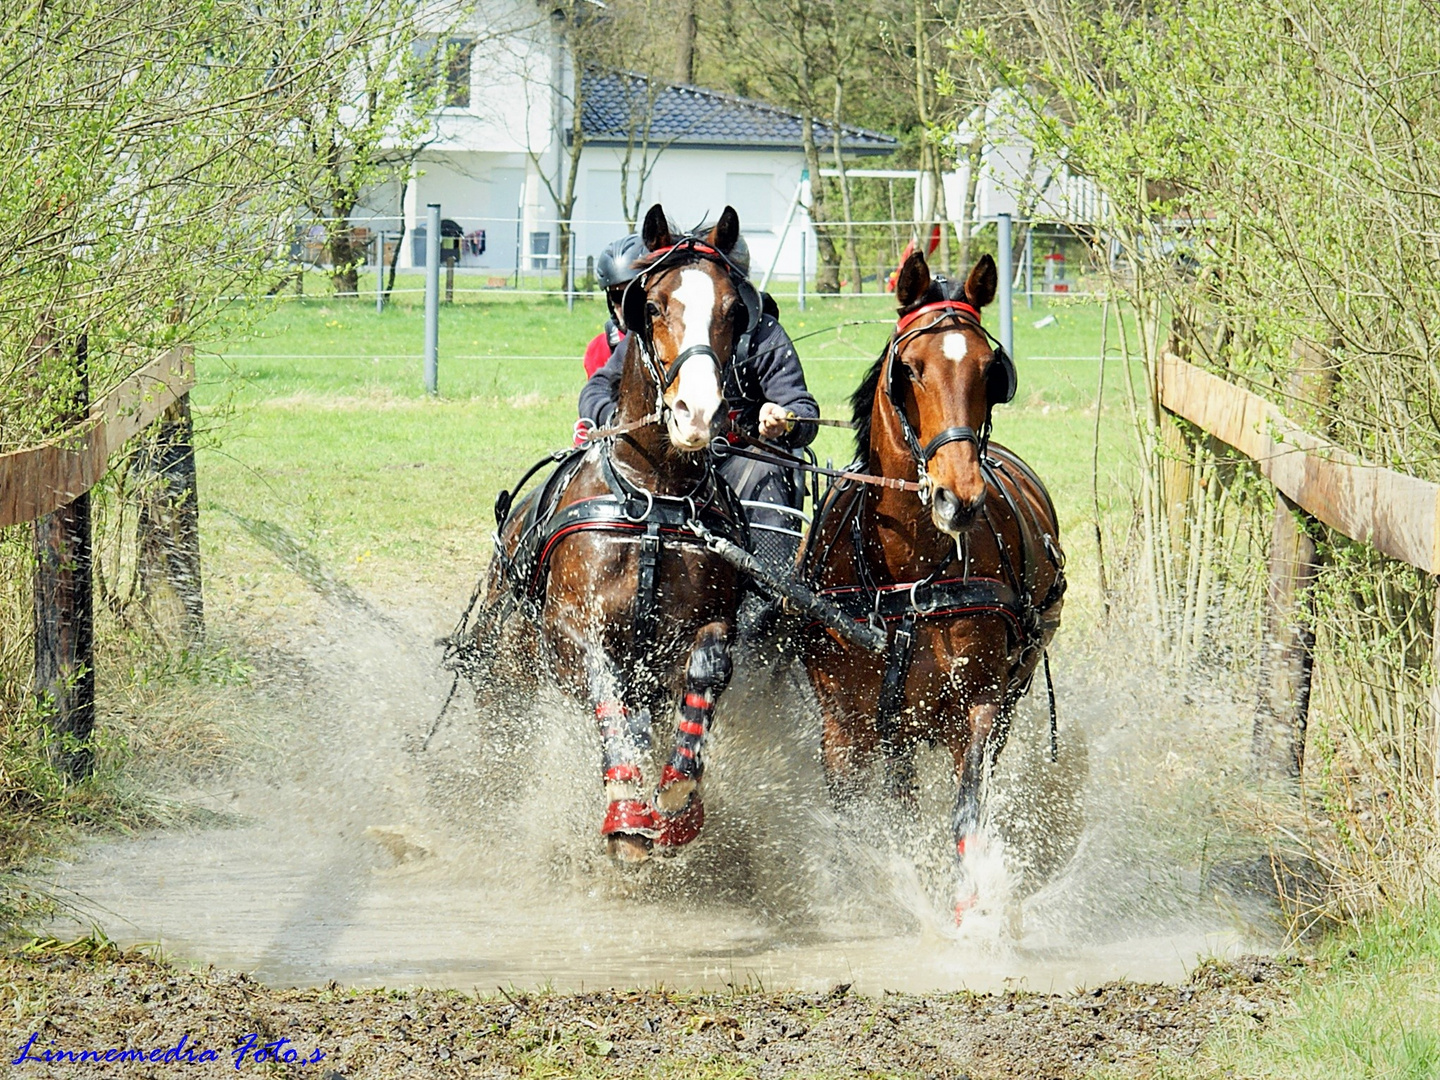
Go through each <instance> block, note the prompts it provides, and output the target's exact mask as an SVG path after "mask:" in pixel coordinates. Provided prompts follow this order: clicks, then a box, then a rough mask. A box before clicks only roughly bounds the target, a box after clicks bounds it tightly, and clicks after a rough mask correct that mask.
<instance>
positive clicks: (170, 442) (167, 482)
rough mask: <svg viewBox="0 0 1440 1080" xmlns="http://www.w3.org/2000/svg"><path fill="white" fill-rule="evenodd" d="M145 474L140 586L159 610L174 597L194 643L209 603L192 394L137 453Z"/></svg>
mask: <svg viewBox="0 0 1440 1080" xmlns="http://www.w3.org/2000/svg"><path fill="white" fill-rule="evenodd" d="M135 466H136V469H137V470H138V471H139V472H140V473H141V475H142V478H143V481H144V482H143V483H142V484H141V488H140V490H141V504H140V517H139V544H138V546H139V551H138V555H137V557H138V559H139V563H140V584H141V589H142V591H143V593H144V596H145V602H146V603H147V604H150V605H151V606H152V611H153V610H154V608H155V602H156V601H157V600H159V599H161V598H162V597H165V596H167V595H168V596H170V597H173V600H174V605H175V606H176V607H177V608H178V609H179V610H178V614H179V616H180V621H181V624H182V628H183V634H184V637H185V640H186V641H187V643H188V644H190V645H192V646H193V645H196V644H198V643H199V642H200V640H201V639H202V638H203V637H204V634H205V601H204V595H203V593H202V591H201V578H200V501H199V491H198V487H197V484H196V478H195V426H194V422H193V421H192V419H191V416H190V395H189V394H184V395H182V396H181V397H180V398H179V399H177V400H176V401H175V403H174V404H173V405H171V406H170V407H169V408H168V409H166V410H165V413H164V415H162V416H161V417H160V418H159V419H158V420H156V421H155V424H154V427H153V434H152V436H151V438H150V439H148V440H147V441H146V442H145V443H144V444H142V446H141V448H140V450H139V452H138V453H137V454H136V460H135Z"/></svg>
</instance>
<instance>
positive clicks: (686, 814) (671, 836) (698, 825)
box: [655, 790, 705, 851]
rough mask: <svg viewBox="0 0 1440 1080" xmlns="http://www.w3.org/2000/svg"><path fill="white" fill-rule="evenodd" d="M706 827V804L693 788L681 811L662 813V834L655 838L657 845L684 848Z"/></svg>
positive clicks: (666, 847)
mask: <svg viewBox="0 0 1440 1080" xmlns="http://www.w3.org/2000/svg"><path fill="white" fill-rule="evenodd" d="M704 827H705V804H704V803H703V802H701V801H700V792H698V791H693V790H692V791H691V793H690V798H689V800H688V801H687V802H686V803H685V805H684V806H683V807H682V808H681V809H680V810H679V811H677V812H676V813H674V814H661V815H660V835H659V836H657V837H656V838H655V846H656V847H657V848H663V849H665V850H667V851H674V850H676V849H677V848H682V847H684V846H685V845H686V844H688V843H690V842H691V841H692V840H694V839H695V838H696V837H697V836H699V835H700V830H701V829H702V828H704Z"/></svg>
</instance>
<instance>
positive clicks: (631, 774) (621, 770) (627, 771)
mask: <svg viewBox="0 0 1440 1080" xmlns="http://www.w3.org/2000/svg"><path fill="white" fill-rule="evenodd" d="M626 781H633V782H634V783H637V784H638V783H639V782H640V766H639V765H612V766H610V768H608V769H606V770H605V782H606V783H607V784H623V783H625V782H626Z"/></svg>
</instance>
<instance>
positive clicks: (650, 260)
mask: <svg viewBox="0 0 1440 1080" xmlns="http://www.w3.org/2000/svg"><path fill="white" fill-rule="evenodd" d="M681 244H684V245H685V246H686V247H688V248H690V250H691V251H698V252H699V253H700V254H701V255H716V256H719V257H720V258H722V259H724V258H725V256H724V255H723V254H721V253H720V252H719V251H717V250H716V249H715V248H713V247H711V246H710V245H709V244H704V243H701V242H700V241H699V240H695V241H689V242H687V241H685V240H679V241H676V242H675V243H673V244H671V245H670V246H669V247H663V248H661V249H660V250H659V251H652V252H650V253H649V254H648V255H646V257H645V265H644V266H643V267H642V268H641V269H643V270H648V269H649V268H650V267H651V266H653V265H655V263H657V262H659V261H660V257H661V256H663V255H669V254H670V252H672V251H674V250H675V249H676V248H677V247H680V245H681ZM727 261H728V260H727Z"/></svg>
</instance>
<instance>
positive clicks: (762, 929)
mask: <svg viewBox="0 0 1440 1080" xmlns="http://www.w3.org/2000/svg"><path fill="white" fill-rule="evenodd" d="M332 614H333V615H334V617H327V618H325V619H324V620H322V625H321V626H320V627H319V628H318V632H317V627H316V626H314V625H294V626H290V627H288V628H286V631H285V634H284V640H283V641H281V642H280V643H279V644H280V655H286V656H288V657H290V661H289V665H290V668H291V670H292V671H294V672H295V673H296V674H295V675H294V676H293V677H292V678H291V679H290V680H288V681H286V682H283V683H280V684H277V688H276V689H272V690H271V691H269V692H267V693H265V694H263V695H261V696H260V699H259V701H258V702H257V707H259V708H260V709H262V710H263V711H264V712H265V713H266V716H267V722H268V726H269V729H270V730H271V731H272V732H273V745H272V747H271V748H270V749H269V750H268V751H266V752H264V753H263V754H260V755H259V756H257V759H256V764H255V766H254V767H253V768H251V769H248V770H245V771H244V772H242V773H240V774H237V775H235V776H232V777H229V778H227V779H226V781H225V782H224V784H222V785H219V787H220V788H222V789H223V790H216V791H211V792H209V793H205V794H203V796H202V793H196V792H191V793H190V795H191V797H196V798H199V797H204V798H208V799H210V800H211V801H212V802H214V803H215V804H216V805H217V807H219V808H222V809H224V810H225V811H226V812H227V813H228V814H229V815H231V818H232V820H234V821H236V822H238V824H237V825H236V827H234V828H229V829H218V830H205V831H190V832H183V833H166V834H161V835H156V836H152V837H146V838H140V839H130V840H121V841H110V842H105V843H99V844H96V845H94V846H93V847H91V848H89V849H88V850H87V851H85V852H84V853H83V854H82V855H81V857H79V858H78V859H77V860H76V861H75V862H73V863H71V864H68V865H65V866H60V867H56V868H55V869H54V871H53V875H52V876H53V878H54V880H55V882H56V884H57V885H58V886H59V887H62V888H65V889H69V890H74V891H75V892H76V893H78V894H79V895H80V896H81V897H83V898H84V901H83V902H82V907H84V905H85V904H88V905H89V906H88V908H86V909H85V910H87V913H88V914H89V916H90V917H93V918H95V919H96V920H97V921H98V922H99V923H100V925H102V926H103V927H104V928H105V929H106V930H107V931H108V932H110V933H111V934H112V935H113V936H114V937H115V938H116V939H117V940H121V941H138V940H149V941H154V940H160V941H163V942H164V943H165V945H166V947H167V948H168V949H169V950H170V951H172V952H173V953H175V954H176V955H180V956H184V957H187V958H193V959H197V960H206V961H214V962H218V963H224V964H233V965H237V966H242V967H246V968H249V969H251V970H255V971H257V973H258V974H260V975H261V976H262V977H265V978H269V979H272V980H275V981H280V982H296V983H306V982H322V981H325V980H328V979H331V978H335V979H339V980H341V981H344V982H357V983H366V982H370V983H381V982H384V983H390V984H397V983H398V984H403V983H425V984H432V985H454V986H461V987H466V988H468V987H471V986H475V985H481V986H485V985H495V984H497V983H514V984H516V985H521V986H533V985H538V984H542V983H550V984H552V985H555V986H557V987H579V986H582V985H583V986H595V985H607V984H630V985H649V984H655V983H665V984H668V985H678V986H701V985H720V984H726V983H732V982H741V983H743V982H746V981H750V980H759V981H761V982H763V983H764V984H765V985H766V986H781V985H792V986H797V987H803V988H810V987H828V986H829V985H831V984H833V983H835V982H853V983H855V984H857V986H858V987H859V988H861V989H870V990H879V989H882V988H892V989H945V988H958V987H962V986H965V987H970V988H974V989H990V988H995V987H999V986H1002V985H1015V984H1017V983H1019V984H1023V985H1028V986H1030V987H1032V988H1036V989H1051V988H1055V989H1069V988H1070V987H1072V986H1075V985H1079V984H1085V983H1095V982H1098V981H1101V980H1103V979H1106V978H1111V977H1118V976H1126V975H1128V976H1132V977H1147V978H1155V977H1171V978H1178V977H1181V976H1182V975H1183V973H1184V970H1185V969H1186V967H1187V966H1190V965H1193V963H1195V962H1196V960H1197V959H1198V958H1199V957H1200V956H1202V955H1205V954H1211V953H1215V952H1224V951H1228V950H1234V949H1238V948H1240V947H1242V946H1243V947H1249V948H1253V947H1255V945H1256V944H1257V942H1256V941H1255V939H1254V935H1253V934H1250V935H1248V936H1246V935H1242V934H1240V933H1239V932H1238V931H1237V929H1236V927H1235V923H1234V920H1233V918H1232V917H1231V916H1230V914H1229V913H1228V912H1227V910H1226V909H1225V908H1224V907H1223V906H1222V905H1220V904H1217V902H1216V901H1215V898H1214V897H1213V896H1211V895H1209V894H1208V892H1207V889H1206V887H1205V875H1204V859H1205V855H1204V852H1205V851H1206V850H1209V848H1210V847H1212V846H1214V845H1215V844H1217V843H1218V841H1217V840H1216V839H1215V838H1214V837H1211V836H1210V835H1209V834H1208V832H1207V830H1211V829H1213V825H1211V824H1210V822H1213V821H1214V820H1215V819H1214V816H1213V815H1212V814H1210V813H1209V812H1208V810H1207V807H1210V806H1213V804H1214V803H1215V801H1216V799H1217V798H1220V797H1222V795H1223V790H1224V787H1225V784H1226V783H1227V775H1228V774H1234V773H1236V772H1237V771H1238V768H1239V766H1238V763H1239V762H1241V761H1243V757H1242V755H1243V752H1244V736H1245V730H1244V729H1245V726H1246V723H1247V721H1246V712H1245V710H1243V709H1241V708H1239V707H1238V706H1237V705H1236V704H1235V703H1233V702H1230V701H1227V700H1225V699H1224V697H1223V695H1219V694H1218V693H1212V695H1211V696H1209V697H1201V696H1197V695H1196V693H1195V692H1194V691H1193V690H1190V691H1188V692H1187V691H1186V690H1185V689H1184V688H1180V687H1172V686H1171V685H1170V684H1169V683H1168V682H1167V681H1166V680H1164V679H1162V678H1160V677H1158V676H1157V674H1156V673H1155V672H1154V671H1151V670H1147V669H1145V668H1144V667H1142V666H1139V663H1138V661H1136V660H1134V659H1133V657H1134V656H1136V655H1138V654H1139V651H1138V650H1135V651H1132V650H1130V649H1129V648H1127V647H1126V645H1127V643H1126V642H1125V641H1124V640H1123V638H1122V637H1121V636H1119V635H1118V634H1117V637H1116V638H1115V639H1112V640H1110V641H1096V642H1094V643H1092V644H1090V645H1075V644H1071V643H1068V642H1067V641H1065V640H1063V639H1062V642H1061V644H1060V648H1059V650H1058V651H1057V652H1056V654H1055V657H1054V659H1055V668H1056V675H1057V693H1058V698H1059V708H1060V715H1061V728H1060V744H1059V745H1060V753H1059V760H1058V761H1057V762H1054V763H1051V762H1050V761H1049V755H1048V750H1049V748H1048V733H1047V730H1046V716H1045V709H1044V706H1043V703H1041V702H1038V701H1034V700H1029V701H1027V702H1025V703H1022V705H1021V706H1020V709H1019V710H1018V713H1017V715H1016V717H1015V720H1014V724H1013V727H1012V732H1011V736H1010V741H1009V745H1008V746H1007V748H1006V750H1005V752H1004V754H1003V755H1002V756H1001V758H1000V760H999V763H998V765H997V767H996V769H995V771H994V774H993V776H992V777H991V778H990V781H989V783H988V793H989V795H988V806H989V821H988V823H987V837H988V842H987V844H986V845H985V847H984V850H983V852H982V853H981V854H980V855H979V856H977V858H978V859H979V860H980V862H979V863H977V865H975V866H973V867H972V869H973V870H974V872H975V873H976V874H977V876H978V877H979V879H980V881H981V884H982V903H981V906H980V908H978V909H977V910H976V911H975V912H973V913H972V916H973V917H971V918H968V919H967V920H966V922H965V924H964V925H962V927H961V928H960V929H959V930H958V931H957V929H956V927H955V925H954V920H953V917H952V915H951V912H952V911H953V903H954V894H953V889H954V881H955V867H954V865H953V855H952V854H951V848H950V846H949V841H948V829H949V827H948V815H949V809H950V805H951V802H952V801H953V797H954V782H953V777H952V775H951V771H950V770H951V766H950V760H949V755H948V753H946V752H944V751H943V750H922V751H921V753H920V755H919V758H918V762H917V765H918V772H919V780H920V792H919V798H918V800H917V803H916V806H915V807H914V808H913V811H912V810H905V809H903V808H897V807H894V806H887V805H885V804H884V802H883V800H879V799H873V798H872V799H867V800H862V801H861V802H860V804H858V805H855V806H851V807H845V808H837V807H835V806H833V805H832V804H831V802H830V800H829V798H828V796H827V793H826V790H825V784H824V779H823V773H822V770H821V767H820V762H819V717H818V710H817V709H816V707H815V704H814V702H813V699H812V698H811V696H810V693H809V691H808V688H807V687H806V685H805V682H804V679H803V676H801V675H800V673H799V670H798V668H796V667H794V666H792V665H789V664H788V663H786V662H784V661H783V659H782V658H772V659H770V660H769V661H768V662H765V663H761V662H759V661H760V660H761V659H763V658H760V657H756V656H754V655H752V654H745V653H742V654H741V655H740V656H738V657H737V674H736V678H735V681H734V683H733V684H732V686H731V688H730V689H729V691H727V693H726V695H725V696H724V697H723V698H722V700H721V703H720V707H719V709H718V711H717V714H716V721H715V725H714V732H713V736H712V738H711V741H710V743H709V758H708V763H707V768H706V774H705V782H704V783H705V800H706V810H707V819H706V827H705V832H704V834H703V835H702V837H701V839H700V840H699V841H697V842H696V843H695V844H693V845H691V846H690V847H689V848H687V849H685V850H684V851H683V852H682V853H681V854H679V855H676V856H674V857H669V858H655V859H652V860H651V861H650V862H649V863H647V864H645V865H643V866H641V867H639V868H624V867H619V866H616V865H613V864H612V863H611V862H610V861H609V860H608V859H607V858H606V857H605V854H604V846H603V843H602V841H601V838H600V837H599V835H598V831H597V830H598V824H599V821H600V819H601V816H602V815H603V812H604V796H603V792H602V789H601V785H600V783H599V780H598V769H597V762H598V760H599V747H598V735H597V732H596V731H595V726H594V723H593V719H592V718H591V717H590V716H589V715H588V713H587V712H586V711H585V710H583V709H581V708H579V707H577V706H576V705H575V703H573V702H570V701H568V700H566V699H565V698H563V697H562V696H561V695H560V694H559V693H558V692H556V691H555V690H553V689H551V688H549V687H548V686H547V683H546V680H545V679H544V678H543V677H539V678H536V677H534V676H536V675H537V674H539V673H537V672H535V671H533V670H531V671H529V672H517V671H516V670H515V669H514V667H513V665H512V667H511V668H509V669H506V668H505V667H504V666H503V665H502V666H501V667H500V668H498V669H497V675H496V680H495V681H494V682H493V683H491V684H490V685H487V686H486V687H484V688H483V690H484V692H483V693H482V694H481V695H480V702H479V704H478V705H477V704H476V703H475V702H473V701H471V700H467V699H466V698H465V696H464V695H462V696H461V698H460V699H459V700H458V701H457V703H456V704H455V705H454V706H452V710H451V714H450V715H448V716H447V722H446V723H445V724H444V725H442V727H441V729H440V730H439V732H438V733H437V734H436V736H435V738H434V739H433V740H432V741H431V743H430V746H429V748H428V749H427V750H424V751H421V750H419V743H420V737H422V736H423V735H424V734H425V732H426V731H427V730H428V729H429V728H430V725H431V723H432V722H433V720H434V717H435V713H436V711H437V710H438V708H439V705H440V703H441V702H442V701H443V700H444V697H445V694H446V691H447V690H448V682H447V681H446V680H445V678H444V677H443V673H441V672H440V671H438V670H437V667H436V664H435V656H434V655H433V653H432V652H431V651H430V650H428V649H426V648H423V647H421V646H420V645H418V644H417V643H419V642H423V641H426V640H427V639H429V638H430V637H431V636H432V635H430V634H428V633H427V632H426V631H427V628H428V627H429V626H431V625H434V624H436V623H439V622H441V618H440V615H441V613H438V612H414V611H408V612H406V611H391V612H388V613H387V616H388V618H389V622H388V624H385V623H380V622H377V621H375V620H370V619H366V618H363V617H356V616H355V613H354V612H345V613H343V617H342V615H341V613H332ZM521 632H525V631H523V629H522V630H521ZM524 674H529V675H530V676H532V677H531V678H529V679H525V678H517V675H524ZM673 720H674V718H673V716H669V715H660V716H656V717H654V725H655V733H656V740H655V741H656V744H657V750H659V749H664V748H668V736H669V733H670V731H671V729H672V728H673ZM662 744H663V745H662ZM648 775H651V776H653V775H658V768H657V767H654V766H652V769H651V770H650V772H649V773H648Z"/></svg>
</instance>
